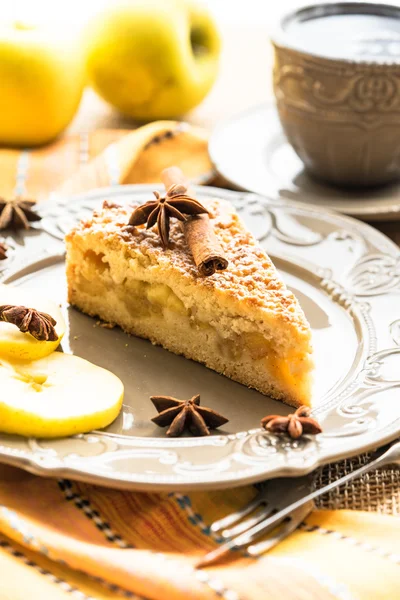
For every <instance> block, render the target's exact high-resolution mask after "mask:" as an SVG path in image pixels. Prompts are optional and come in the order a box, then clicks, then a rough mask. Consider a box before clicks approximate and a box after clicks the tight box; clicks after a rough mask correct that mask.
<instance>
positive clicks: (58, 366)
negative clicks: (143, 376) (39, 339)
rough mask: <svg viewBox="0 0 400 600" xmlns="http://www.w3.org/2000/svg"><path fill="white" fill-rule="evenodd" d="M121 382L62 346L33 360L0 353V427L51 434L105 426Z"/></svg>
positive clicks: (118, 406) (30, 433)
mask: <svg viewBox="0 0 400 600" xmlns="http://www.w3.org/2000/svg"><path fill="white" fill-rule="evenodd" d="M123 395H124V387H123V384H122V382H121V380H120V379H118V377H117V376H116V375H114V374H113V373H111V372H110V371H107V370H106V369H102V368H100V367H97V366H96V365H93V364H92V363H90V362H88V361H86V360H84V359H82V358H79V357H77V356H72V355H70V354H63V353H62V352H54V353H53V354H51V355H50V356H47V357H46V358H42V359H40V360H37V361H34V362H20V363H18V362H12V363H8V362H5V361H4V360H2V359H0V431H2V432H4V433H11V434H17V435H23V436H29V437H31V436H32V437H43V438H55V437H63V436H68V435H75V434H77V433H84V432H86V431H91V430H93V429H99V428H101V427H106V426H107V425H109V424H110V423H112V421H114V419H115V418H116V417H117V415H118V413H119V411H120V410H121V406H122V400H123Z"/></svg>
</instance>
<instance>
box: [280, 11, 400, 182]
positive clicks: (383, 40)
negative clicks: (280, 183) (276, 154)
mask: <svg viewBox="0 0 400 600" xmlns="http://www.w3.org/2000/svg"><path fill="white" fill-rule="evenodd" d="M272 43H273V46H274V53H275V64H274V92H275V97H276V101H277V107H278V113H279V118H280V120H281V123H282V127H283V129H284V131H285V134H286V136H287V139H288V141H289V142H290V144H291V145H292V147H293V148H294V150H295V151H296V153H297V154H298V156H299V157H300V159H301V160H302V162H303V163H304V165H305V167H306V169H307V170H308V171H309V172H310V173H311V174H312V175H314V176H316V177H318V178H320V179H323V180H324V181H326V182H329V183H333V184H335V185H340V186H373V185H379V184H384V183H389V182H391V181H394V180H396V179H400V7H396V6H390V5H382V4H369V3H368V4H367V3H363V2H350V3H349V2H346V3H345V2H340V3H334V4H321V5H314V6H307V7H303V8H301V9H298V10H296V11H294V12H292V13H290V14H287V15H286V16H285V17H284V18H283V19H282V20H281V21H280V24H279V26H278V28H277V30H276V32H275V34H274V35H273V38H272Z"/></svg>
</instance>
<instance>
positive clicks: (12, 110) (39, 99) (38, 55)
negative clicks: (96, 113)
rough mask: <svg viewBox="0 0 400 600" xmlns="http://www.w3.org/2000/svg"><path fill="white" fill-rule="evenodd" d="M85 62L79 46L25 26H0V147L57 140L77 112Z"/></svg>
mask: <svg viewBox="0 0 400 600" xmlns="http://www.w3.org/2000/svg"><path fill="white" fill-rule="evenodd" d="M85 77H86V74H85V60H84V57H83V56H82V48H80V45H79V43H78V42H77V40H74V39H71V40H68V38H67V37H66V35H65V34H64V35H62V34H61V33H60V31H58V30H49V29H45V28H41V27H40V26H28V25H25V24H23V23H12V24H11V23H2V24H1V25H0V82H1V91H0V144H1V145H6V146H36V145H39V144H44V143H46V142H49V141H51V140H52V139H54V138H55V137H56V136H57V135H58V134H59V133H60V132H61V131H62V130H63V129H65V127H66V126H67V125H68V124H69V122H70V121H71V119H72V117H73V116H74V114H75V112H76V109H77V108H78V105H79V102H80V99H81V95H82V91H83V87H84V83H85Z"/></svg>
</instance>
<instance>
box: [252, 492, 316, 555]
mask: <svg viewBox="0 0 400 600" xmlns="http://www.w3.org/2000/svg"><path fill="white" fill-rule="evenodd" d="M313 508H314V503H313V502H308V503H307V504H305V505H304V506H301V507H300V508H298V509H297V510H295V511H294V512H293V513H292V514H291V515H290V517H286V518H284V519H283V521H282V522H281V523H280V524H279V526H278V527H279V529H278V530H277V532H276V533H275V535H273V536H272V537H270V538H268V539H267V540H264V541H262V542H259V543H258V544H251V545H250V546H248V548H247V552H248V553H249V554H250V555H251V556H260V554H264V552H268V551H269V550H271V549H272V548H273V547H274V546H276V545H277V544H279V542H281V541H282V540H283V539H284V538H286V537H287V536H288V535H290V534H291V533H293V531H295V530H296V529H297V528H298V526H299V525H300V523H302V522H303V521H304V519H305V518H306V517H307V516H308V515H309V514H310V512H311V511H312V510H313ZM255 537H258V536H255Z"/></svg>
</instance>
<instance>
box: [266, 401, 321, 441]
mask: <svg viewBox="0 0 400 600" xmlns="http://www.w3.org/2000/svg"><path fill="white" fill-rule="evenodd" d="M309 415H310V409H309V408H308V407H307V406H300V407H299V408H298V409H297V410H296V411H295V412H294V413H292V414H290V415H287V417H282V416H281V415H268V416H267V417H264V418H263V419H261V425H262V427H264V429H265V430H266V431H270V432H271V433H276V434H281V433H286V434H287V435H289V436H290V437H291V438H293V439H294V440H297V439H298V438H299V437H301V436H302V435H303V434H304V433H306V434H307V433H308V434H309V435H316V434H317V433H321V432H322V428H321V425H320V424H319V423H318V421H316V420H315V419H312V418H311V417H310V416H309Z"/></svg>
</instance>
